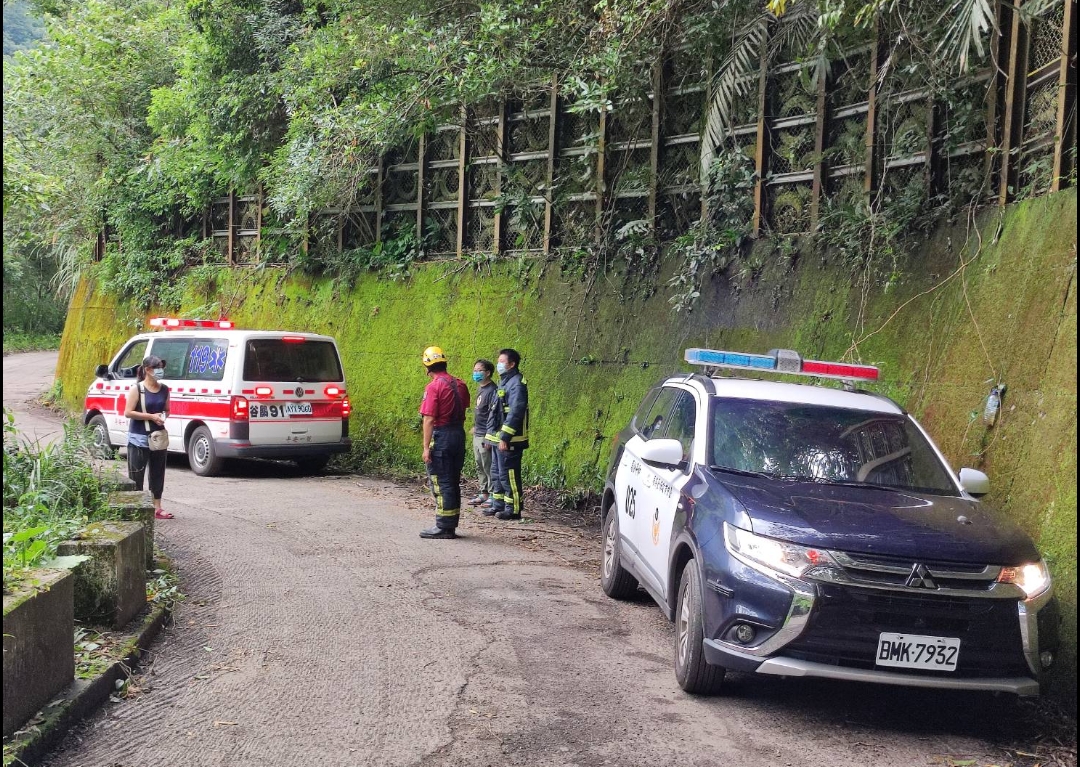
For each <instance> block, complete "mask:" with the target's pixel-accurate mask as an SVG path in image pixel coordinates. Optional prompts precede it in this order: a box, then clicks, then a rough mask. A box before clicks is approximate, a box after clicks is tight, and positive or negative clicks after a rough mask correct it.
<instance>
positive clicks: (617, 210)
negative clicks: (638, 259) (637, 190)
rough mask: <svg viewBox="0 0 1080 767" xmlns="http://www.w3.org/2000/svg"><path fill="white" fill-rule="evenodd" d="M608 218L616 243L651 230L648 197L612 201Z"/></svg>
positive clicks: (621, 198) (620, 198)
mask: <svg viewBox="0 0 1080 767" xmlns="http://www.w3.org/2000/svg"><path fill="white" fill-rule="evenodd" d="M608 217H609V222H608V224H609V226H610V227H611V232H612V234H613V235H614V236H615V240H616V241H617V242H619V241H622V240H625V239H627V238H628V237H630V236H631V235H633V234H640V233H642V232H644V231H647V230H651V229H652V221H650V220H649V198H648V196H640V197H619V198H618V199H615V200H612V202H611V208H610V210H609V211H608Z"/></svg>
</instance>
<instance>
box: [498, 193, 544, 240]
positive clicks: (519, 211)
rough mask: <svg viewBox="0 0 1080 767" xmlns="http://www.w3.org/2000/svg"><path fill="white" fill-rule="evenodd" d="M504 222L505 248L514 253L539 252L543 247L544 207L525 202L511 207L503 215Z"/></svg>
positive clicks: (540, 204) (539, 204)
mask: <svg viewBox="0 0 1080 767" xmlns="http://www.w3.org/2000/svg"><path fill="white" fill-rule="evenodd" d="M503 220H504V221H505V222H506V248H507V249H508V250H514V251H529V250H541V249H542V248H543V247H544V205H543V204H542V203H535V202H526V203H521V204H518V205H513V206H511V207H510V208H508V209H507V211H506V212H505V213H504V214H503Z"/></svg>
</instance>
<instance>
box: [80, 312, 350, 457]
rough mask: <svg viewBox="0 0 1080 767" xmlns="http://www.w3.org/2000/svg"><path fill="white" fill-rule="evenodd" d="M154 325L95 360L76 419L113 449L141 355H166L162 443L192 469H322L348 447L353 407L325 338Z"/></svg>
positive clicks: (333, 348)
mask: <svg viewBox="0 0 1080 767" xmlns="http://www.w3.org/2000/svg"><path fill="white" fill-rule="evenodd" d="M150 325H151V326H152V327H155V328H159V329H160V331H159V332H151V333H142V334H139V335H137V336H134V337H132V338H131V339H129V340H128V342H127V343H125V344H124V346H123V347H122V348H121V349H120V351H119V352H118V353H117V355H116V356H115V357H114V358H113V360H112V362H111V363H109V364H108V365H98V367H97V370H96V371H95V379H94V381H93V382H92V383H91V384H90V388H89V390H88V391H87V393H86V401H85V405H84V411H83V422H84V423H85V424H86V425H87V426H88V427H89V428H90V430H91V433H92V435H93V441H94V446H95V448H96V450H97V451H98V452H100V453H102V454H106V455H110V456H111V455H112V454H113V451H114V450H115V447H117V446H120V445H126V444H127V430H128V419H127V418H125V417H124V409H125V400H126V397H127V392H128V390H129V389H130V388H131V387H132V386H134V384H135V373H136V369H137V368H138V366H139V365H140V364H141V363H142V361H143V359H144V358H145V357H147V356H149V355H154V356H156V357H160V358H161V359H162V360H164V361H165V375H164V376H163V377H162V379H161V381H162V382H163V383H165V384H167V385H168V387H169V392H170V393H169V399H170V404H169V417H168V418H167V419H166V421H165V426H166V428H167V429H168V432H169V451H170V452H174V453H186V454H187V457H188V461H189V463H190V465H191V469H192V471H194V472H195V473H196V474H198V475H200V476H211V475H214V474H217V473H218V472H219V471H220V470H221V468H222V464H223V462H224V460H225V459H227V458H233V457H235V458H283V459H290V460H293V461H295V462H296V463H297V464H299V466H300V467H301V468H302V469H304V470H306V471H319V470H321V469H322V468H323V467H324V466H325V465H326V463H327V461H328V460H329V459H330V456H331V455H332V454H334V453H342V452H346V451H347V450H348V449H349V447H350V439H349V413H350V411H351V406H350V404H349V398H348V396H347V392H346V388H345V374H344V372H343V371H342V367H341V358H340V356H339V354H338V349H337V343H336V342H335V341H334V339H333V338H331V337H330V336H323V335H316V334H314V333H291V332H285V331H276V330H238V329H236V328H234V327H233V323H232V322H230V321H228V320H193V319H179V318H173V317H156V318H154V319H152V320H150Z"/></svg>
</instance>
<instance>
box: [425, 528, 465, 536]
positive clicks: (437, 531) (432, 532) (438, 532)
mask: <svg viewBox="0 0 1080 767" xmlns="http://www.w3.org/2000/svg"><path fill="white" fill-rule="evenodd" d="M420 537H421V538H457V533H455V532H454V531H453V530H444V529H443V528H441V527H429V528H428V529H427V530H421V531H420Z"/></svg>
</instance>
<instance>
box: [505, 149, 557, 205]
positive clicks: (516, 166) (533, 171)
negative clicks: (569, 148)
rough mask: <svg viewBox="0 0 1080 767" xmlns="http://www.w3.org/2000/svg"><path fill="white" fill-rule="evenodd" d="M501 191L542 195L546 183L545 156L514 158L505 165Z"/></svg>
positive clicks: (517, 194)
mask: <svg viewBox="0 0 1080 767" xmlns="http://www.w3.org/2000/svg"><path fill="white" fill-rule="evenodd" d="M504 172H505V174H506V176H505V181H506V183H505V184H504V189H503V193H504V194H509V195H514V196H520V195H528V196H530V197H532V196H543V195H544V194H545V187H546V185H547V158H538V159H534V160H515V161H514V162H512V163H509V164H508V165H506V166H505V168H504Z"/></svg>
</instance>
